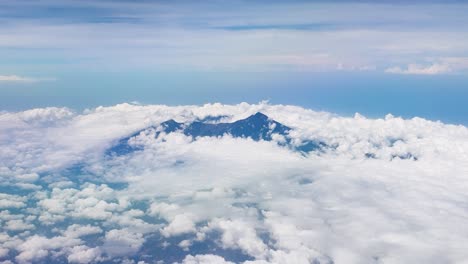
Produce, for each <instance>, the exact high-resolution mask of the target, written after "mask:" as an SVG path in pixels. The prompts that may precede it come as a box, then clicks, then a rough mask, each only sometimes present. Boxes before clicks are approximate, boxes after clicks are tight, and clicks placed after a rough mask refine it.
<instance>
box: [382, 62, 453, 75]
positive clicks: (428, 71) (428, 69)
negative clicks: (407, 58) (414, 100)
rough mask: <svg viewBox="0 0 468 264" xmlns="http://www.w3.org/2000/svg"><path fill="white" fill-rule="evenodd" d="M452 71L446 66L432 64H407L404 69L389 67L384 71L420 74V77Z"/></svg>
mask: <svg viewBox="0 0 468 264" xmlns="http://www.w3.org/2000/svg"><path fill="white" fill-rule="evenodd" d="M451 71H452V69H451V68H450V66H449V65H447V64H439V63H434V64H431V65H421V64H409V65H408V67H407V68H406V69H404V68H403V69H402V68H400V67H391V68H388V69H386V70H385V72H387V73H396V74H420V75H435V74H444V73H449V72H451Z"/></svg>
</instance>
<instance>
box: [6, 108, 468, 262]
mask: <svg viewBox="0 0 468 264" xmlns="http://www.w3.org/2000/svg"><path fill="white" fill-rule="evenodd" d="M258 111H261V112H263V113H265V114H266V115H268V116H269V117H270V118H272V119H274V120H276V121H278V122H280V123H282V124H284V125H287V126H289V127H291V128H292V131H291V133H290V135H289V136H290V137H291V138H292V139H293V141H294V142H301V141H302V140H309V139H316V140H320V141H323V142H325V143H326V144H327V145H329V146H330V148H329V149H326V150H324V151H323V152H318V153H311V154H309V155H303V154H301V153H298V152H294V151H292V150H290V149H289V148H287V147H282V146H278V144H276V143H275V142H268V141H254V140H251V139H245V138H234V137H231V136H228V135H226V136H223V137H212V138H210V137H202V138H192V137H191V136H186V135H184V134H182V133H169V134H161V136H160V137H158V138H154V134H152V133H149V132H148V133H141V134H139V135H137V136H136V137H135V138H133V139H131V140H130V141H131V142H137V143H138V144H139V145H140V146H141V147H142V148H141V149H139V150H138V151H135V152H132V153H128V154H126V155H121V156H112V155H106V149H107V148H109V147H110V146H112V145H113V144H115V143H116V142H118V141H119V140H120V139H121V138H124V137H127V136H129V135H131V134H133V133H135V132H136V131H139V130H141V129H144V128H146V127H150V126H155V127H156V128H155V129H157V127H158V126H159V124H160V123H162V122H164V121H166V120H168V119H175V120H176V121H178V122H191V121H193V120H200V119H203V118H206V117H207V116H223V122H232V121H236V120H239V119H243V118H246V117H248V116H249V115H251V114H254V113H256V112H258ZM467 161H468V128H467V127H464V126H456V125H450V124H443V123H441V122H432V121H428V120H425V119H422V118H413V119H403V118H400V117H395V116H392V115H387V116H385V117H382V118H366V117H365V116H362V115H359V114H356V115H355V116H352V117H343V116H338V115H334V114H331V113H326V112H315V111H312V110H309V109H304V108H301V107H297V106H288V105H270V104H268V103H266V102H262V103H259V104H247V103H241V104H237V105H223V104H206V105H202V106H196V105H192V106H175V107H169V106H163V105H146V106H145V105H131V104H120V105H116V106H110V107H98V108H95V109H88V110H86V111H83V112H74V111H72V110H70V109H66V108H43V109H32V110H28V111H23V112H4V113H1V114H0V198H1V199H0V207H1V209H2V211H1V212H0V226H1V227H0V245H1V246H0V261H3V260H12V261H16V262H20V263H31V262H32V263H35V262H41V261H43V262H74V263H87V262H93V261H94V262H98V261H109V262H119V263H125V262H128V263H131V261H134V262H138V261H146V262H150V261H159V260H161V261H165V262H168V263H174V262H175V263H223V262H224V263H245V264H248V263H250V264H254V263H256V264H260V263H262V264H266V263H287V262H288V261H291V260H293V261H294V262H295V263H314V261H315V262H320V263H340V262H346V263H369V262H373V261H375V259H376V258H378V259H379V260H380V261H382V262H397V263H401V262H409V263H421V262H423V263H456V262H463V261H465V260H467V259H468V254H467V252H466V250H464V249H463V248H461V247H460V246H459V245H465V244H467V243H468V234H467V232H466V230H463V228H461V229H460V227H463V226H465V223H466V219H467V218H468V211H467V210H466V207H467V206H466V200H467V195H466V186H467V184H468V182H467V179H466V176H465V175H466V171H467V170H468V162H467ZM31 182H34V185H36V186H39V187H40V188H30V189H20V188H18V186H17V184H19V183H21V184H31ZM369 241H371V242H372V246H369ZM428 241H429V242H428ZM428 252H429V253H428Z"/></svg>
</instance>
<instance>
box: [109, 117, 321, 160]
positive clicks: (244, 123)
mask: <svg viewBox="0 0 468 264" xmlns="http://www.w3.org/2000/svg"><path fill="white" fill-rule="evenodd" d="M151 131H153V132H154V133H155V138H157V137H159V135H160V134H161V133H162V132H164V133H166V134H169V133H172V132H176V131H180V132H182V133H184V134H185V135H187V136H192V137H193V138H198V137H220V136H223V135H231V136H232V137H236V138H239V137H240V138H251V139H253V140H255V141H259V140H265V141H271V140H272V135H274V134H278V135H281V136H284V138H285V142H284V143H281V145H285V146H290V143H291V138H290V137H289V131H291V128H289V127H288V126H285V125H283V124H281V123H279V122H276V121H275V120H272V119H270V118H269V117H268V116H266V115H265V114H263V113H260V112H258V113H256V114H254V115H251V116H249V117H247V118H245V119H241V120H238V121H235V122H233V123H205V122H203V121H195V122H192V123H190V124H184V123H179V122H176V121H175V120H173V119H170V120H168V121H165V122H163V123H161V124H160V125H159V126H152V127H149V128H145V129H143V130H140V131H138V132H136V133H134V134H132V135H130V136H128V137H125V138H123V139H121V140H119V141H118V143H117V144H116V145H115V146H114V147H112V148H111V149H109V150H108V151H107V153H108V154H114V155H124V154H127V153H129V152H132V151H135V150H140V149H142V147H138V146H134V145H130V144H129V142H128V141H129V139H131V138H132V137H135V136H138V135H140V134H141V133H149V132H151ZM324 146H326V145H325V144H324V143H321V142H315V141H307V142H303V144H302V145H301V146H299V147H294V149H295V150H298V151H302V152H310V151H313V150H317V149H319V148H322V147H324Z"/></svg>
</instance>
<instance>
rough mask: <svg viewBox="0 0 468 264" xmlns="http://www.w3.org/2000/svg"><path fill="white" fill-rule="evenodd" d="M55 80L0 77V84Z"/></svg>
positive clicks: (14, 76)
mask: <svg viewBox="0 0 468 264" xmlns="http://www.w3.org/2000/svg"><path fill="white" fill-rule="evenodd" d="M55 80H56V79H55V78H32V77H25V76H19V75H0V82H22V83H32V82H43V81H55Z"/></svg>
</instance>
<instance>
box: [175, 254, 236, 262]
mask: <svg viewBox="0 0 468 264" xmlns="http://www.w3.org/2000/svg"><path fill="white" fill-rule="evenodd" d="M182 264H234V262H231V261H226V260H225V259H224V258H222V257H220V256H216V255H196V256H192V255H188V256H187V257H185V259H184V261H183V262H182Z"/></svg>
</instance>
